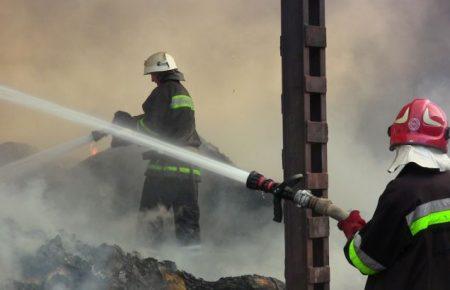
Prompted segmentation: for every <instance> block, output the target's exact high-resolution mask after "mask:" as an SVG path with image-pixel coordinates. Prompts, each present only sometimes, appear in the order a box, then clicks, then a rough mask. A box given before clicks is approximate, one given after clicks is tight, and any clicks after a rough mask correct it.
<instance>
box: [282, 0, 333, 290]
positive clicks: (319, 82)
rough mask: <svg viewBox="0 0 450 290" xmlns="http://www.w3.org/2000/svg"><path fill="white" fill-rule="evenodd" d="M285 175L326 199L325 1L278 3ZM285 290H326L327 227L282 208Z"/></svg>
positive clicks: (321, 219) (320, 219)
mask: <svg viewBox="0 0 450 290" xmlns="http://www.w3.org/2000/svg"><path fill="white" fill-rule="evenodd" d="M281 13H282V14H281V38H280V52H281V58H282V113H283V169H284V176H285V178H288V177H289V176H292V175H293V174H297V173H303V174H304V176H305V179H304V181H303V184H302V186H303V187H305V188H309V189H311V191H312V192H313V194H315V195H317V196H322V197H327V196H328V191H327V189H328V174H327V142H328V126H327V123H326V91H327V82H326V78H325V47H326V29H325V0H281ZM284 207H285V211H284V213H285V215H284V217H285V219H284V220H285V247H286V251H285V255H286V257H285V278H286V287H287V289H288V290H329V289H330V283H329V282H330V267H329V252H328V247H329V244H328V236H329V221H328V218H326V217H322V216H317V215H316V214H314V213H312V212H311V210H309V209H299V208H296V207H295V206H293V205H292V204H290V203H285V205H284Z"/></svg>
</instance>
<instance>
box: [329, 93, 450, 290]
mask: <svg viewBox="0 0 450 290" xmlns="http://www.w3.org/2000/svg"><path fill="white" fill-rule="evenodd" d="M388 134H389V136H390V149H391V150H395V151H396V156H395V159H394V162H393V163H392V165H391V167H390V168H389V172H391V173H393V172H399V174H398V176H397V177H396V178H395V179H394V180H392V181H391V182H390V183H389V184H388V185H387V187H386V190H385V191H384V192H383V194H382V195H381V196H380V198H379V201H378V205H377V208H376V210H375V213H374V215H373V217H372V219H371V220H370V221H369V222H367V224H366V222H365V221H364V220H363V219H362V218H361V216H360V215H359V212H358V211H353V212H351V214H350V216H349V217H348V218H347V219H346V220H343V221H341V222H339V224H338V227H339V229H341V230H342V231H344V233H345V235H346V237H347V239H348V242H347V244H346V246H345V248H344V252H345V255H346V257H347V260H348V261H349V262H350V264H352V265H353V266H354V267H356V268H357V269H358V270H359V271H360V272H361V273H362V274H364V275H368V279H367V283H366V287H365V289H366V290H380V289H395V290H419V289H420V290H437V289H442V290H443V289H450V159H449V157H448V156H447V154H446V153H447V145H448V139H449V129H448V124H447V118H446V116H445V113H444V112H443V110H442V109H441V108H440V107H438V106H437V105H436V104H434V103H432V102H431V101H429V100H427V99H415V100H413V101H412V102H411V103H409V104H407V105H406V106H404V107H403V108H402V109H401V111H400V112H399V114H398V116H397V118H396V119H395V121H394V123H393V124H392V125H391V126H390V127H389V129H388Z"/></svg>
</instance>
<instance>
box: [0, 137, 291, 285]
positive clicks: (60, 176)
mask: <svg viewBox="0 0 450 290" xmlns="http://www.w3.org/2000/svg"><path fill="white" fill-rule="evenodd" d="M35 151H36V150H35V149H34V148H32V147H30V146H28V145H23V144H19V143H4V144H0V158H2V159H1V160H2V162H1V165H4V164H7V163H9V162H12V161H14V160H15V159H19V158H23V157H26V156H27V155H30V154H32V153H34V152H35ZM143 151H144V149H143V148H141V147H138V146H127V147H123V148H114V149H108V150H105V151H103V152H100V153H99V154H97V155H95V156H91V157H89V158H88V159H86V160H84V161H82V162H80V163H79V164H78V165H76V166H74V167H72V168H61V167H60V166H55V167H51V166H49V167H48V169H47V170H46V171H45V172H44V173H43V172H40V174H39V176H40V177H43V176H44V177H45V179H46V182H47V183H48V190H47V192H46V193H45V195H44V198H45V199H46V200H47V201H48V202H49V204H53V205H57V206H58V207H61V210H62V211H66V212H67V214H68V215H70V214H75V213H76V211H77V208H81V207H82V208H83V210H84V212H85V213H87V214H89V210H88V209H87V208H88V207H92V211H96V212H98V211H99V210H101V211H103V214H104V215H105V216H106V218H107V215H108V214H109V213H108V212H110V213H111V214H114V215H121V214H123V215H126V214H128V213H130V212H132V211H135V210H136V208H137V204H138V200H139V196H140V192H141V189H142V184H143V180H144V175H143V172H144V171H145V167H146V164H145V161H143V160H142V157H141V153H142V152H143ZM200 151H201V152H202V154H204V155H207V156H210V157H212V158H215V159H217V160H220V161H225V162H227V163H230V164H232V162H231V161H230V159H229V158H228V157H226V156H225V155H224V154H222V153H220V151H219V150H218V148H216V147H215V146H213V145H211V144H210V143H207V142H204V145H202V148H201V150H200ZM52 168H53V169H52ZM202 178H203V180H202V185H201V187H200V192H199V195H200V204H201V208H202V217H203V219H204V220H203V221H202V223H203V229H202V230H203V232H204V233H206V234H207V235H208V237H209V238H210V239H212V240H213V241H215V242H216V243H218V244H220V243H224V242H225V243H226V242H227V238H224V237H231V238H232V237H243V236H245V235H246V234H248V233H250V232H251V231H252V229H254V228H258V226H259V225H263V224H265V223H270V222H271V218H272V216H271V209H270V206H271V200H270V199H265V198H264V197H263V196H261V195H255V194H254V193H252V192H249V191H248V190H247V189H246V188H245V187H243V186H242V185H240V184H238V183H236V182H233V181H230V180H227V179H226V178H223V177H221V176H218V175H216V174H214V173H211V172H204V174H203V177H202ZM99 180H100V181H101V182H99ZM69 184H70V186H68V185H69ZM105 185H107V186H108V190H105V189H104V188H105ZM71 190H76V192H71ZM124 192H126V194H124ZM73 196H76V199H73V198H72V197H73ZM105 201H108V202H107V203H105ZM219 207H221V208H222V210H223V209H224V208H225V210H226V211H227V212H229V214H230V218H229V219H225V220H224V219H221V218H219V217H217V218H216V211H217V210H218V208H219ZM261 209H264V210H262V211H261ZM261 212H263V213H264V215H261ZM235 214H236V215H237V214H239V216H240V219H236V220H235V219H233V218H231V217H232V216H233V215H235ZM245 220H248V221H252V222H251V223H248V224H247V223H246V222H245ZM10 222H11V224H12V225H11V228H15V226H14V221H10ZM255 223H257V224H255ZM216 227H220V228H221V231H220V235H219V234H217V236H214V234H215V232H213V231H210V232H208V230H209V229H212V228H216ZM32 234H33V235H36V233H32ZM39 235H40V237H39V240H45V239H43V238H42V236H44V235H45V233H39ZM19 264H20V270H21V276H20V278H16V279H14V280H9V281H7V282H6V283H5V281H0V289H2V290H3V289H4V290H103V289H108V290H116V289H117V290H119V289H124V290H125V289H127V290H128V289H130V290H138V289H156V290H157V289H168V290H183V289H194V290H201V289H205V290H206V289H208V290H209V289H211V290H213V289H214V290H225V289H230V290H231V289H235V290H240V289H242V290H244V289H246V290H247V289H249V290H251V289H259V290H266V289H267V290H272V289H274V290H275V289H285V286H284V284H283V283H282V282H281V281H279V280H277V279H274V278H267V277H263V276H258V275H246V276H239V277H226V278H221V279H219V280H217V281H213V282H210V281H205V280H203V279H201V278H197V277H195V276H193V275H191V274H189V273H187V272H184V271H182V270H179V269H178V268H177V266H176V264H175V263H174V262H171V261H158V260H156V259H154V258H143V257H141V255H140V254H139V253H137V252H132V253H127V252H126V251H124V250H123V249H122V248H120V247H119V246H117V245H109V244H107V243H104V244H101V245H100V246H92V245H90V244H87V243H84V242H82V241H80V240H77V239H75V237H74V236H69V235H67V234H62V235H58V236H56V237H54V238H53V239H50V240H47V242H44V243H43V245H42V246H40V247H39V249H38V250H37V251H36V252H33V253H31V254H30V253H28V254H26V255H25V256H22V257H21V258H20V263H19Z"/></svg>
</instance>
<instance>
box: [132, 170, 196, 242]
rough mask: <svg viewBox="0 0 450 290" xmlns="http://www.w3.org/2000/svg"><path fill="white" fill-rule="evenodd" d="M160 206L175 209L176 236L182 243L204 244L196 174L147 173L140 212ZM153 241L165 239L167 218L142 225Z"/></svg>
mask: <svg viewBox="0 0 450 290" xmlns="http://www.w3.org/2000/svg"><path fill="white" fill-rule="evenodd" d="M160 206H163V207H165V208H166V209H167V210H169V209H172V210H173V213H174V221H175V236H176V238H177V240H178V242H179V243H180V244H181V245H194V244H199V243H200V224H199V218H200V210H199V206H198V181H197V180H196V179H195V178H194V177H193V176H192V175H189V176H181V177H180V176H163V175H161V176H158V175H156V174H155V175H151V176H147V177H146V179H145V183H144V189H143V192H142V198H141V204H140V211H141V212H147V211H149V210H157V209H158V208H159V207H160ZM141 226H143V227H144V229H143V230H144V231H145V232H148V234H149V235H151V236H150V238H151V239H152V241H153V242H154V243H155V242H162V241H161V240H160V238H161V237H162V236H163V221H162V219H161V218H156V219H152V220H149V221H147V222H146V224H142V225H141Z"/></svg>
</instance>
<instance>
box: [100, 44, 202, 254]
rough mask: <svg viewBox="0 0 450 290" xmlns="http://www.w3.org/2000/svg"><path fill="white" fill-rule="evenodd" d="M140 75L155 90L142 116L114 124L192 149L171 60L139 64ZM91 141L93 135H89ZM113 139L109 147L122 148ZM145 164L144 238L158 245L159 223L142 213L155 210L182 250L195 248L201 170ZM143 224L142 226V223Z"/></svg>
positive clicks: (156, 159)
mask: <svg viewBox="0 0 450 290" xmlns="http://www.w3.org/2000/svg"><path fill="white" fill-rule="evenodd" d="M144 75H150V76H151V80H152V82H154V83H156V88H155V89H154V90H153V91H152V92H151V93H150V96H149V97H148V98H147V99H146V100H145V102H144V103H143V104H142V109H143V111H144V112H143V114H142V115H139V116H135V117H133V116H131V115H130V114H129V113H127V112H123V111H118V112H116V114H115V116H114V120H113V122H114V123H116V124H119V125H122V126H125V127H128V128H134V129H137V130H138V131H139V132H141V133H144V134H148V135H151V136H154V137H156V138H158V139H161V140H164V141H167V142H169V143H172V144H175V145H177V146H181V147H187V148H191V149H194V150H195V149H196V148H198V147H199V146H200V144H201V141H200V137H199V136H198V134H197V131H196V128H195V117H194V112H195V108H194V103H193V100H192V97H191V96H190V94H189V92H188V91H187V89H186V88H185V87H184V86H183V85H182V84H181V81H184V80H185V79H184V76H183V74H182V73H181V72H180V71H178V67H177V65H176V63H175V60H174V58H173V57H172V56H171V55H169V54H168V53H166V52H158V53H155V54H152V55H151V56H150V57H149V58H148V59H147V60H146V61H145V63H144ZM93 135H94V137H96V136H95V132H94V133H93ZM126 144H127V143H126V142H125V141H123V140H120V139H118V138H113V141H112V144H111V145H112V146H113V147H114V146H120V145H126ZM144 159H146V160H148V168H147V171H146V179H145V183H144V188H143V192H142V197H141V203H140V211H141V217H142V218H141V219H140V223H139V224H140V230H139V231H141V232H145V233H148V234H149V237H150V238H151V239H152V240H153V245H155V244H158V242H162V237H163V220H162V217H157V218H153V219H152V220H150V221H149V220H148V219H146V218H144V217H145V216H146V214H145V213H146V212H147V211H149V210H155V209H158V208H159V207H161V206H162V207H164V208H166V209H172V210H173V212H174V220H175V235H176V237H177V239H178V241H179V242H180V244H181V245H183V246H194V245H198V244H199V243H200V226H199V215H200V213H199V206H198V183H199V181H200V174H201V172H200V170H199V169H198V168H195V167H194V166H192V165H190V164H187V163H185V162H182V161H179V160H176V159H173V158H170V157H168V156H164V155H161V154H158V153H157V152H155V151H149V152H146V153H144ZM144 220H145V221H144Z"/></svg>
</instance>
